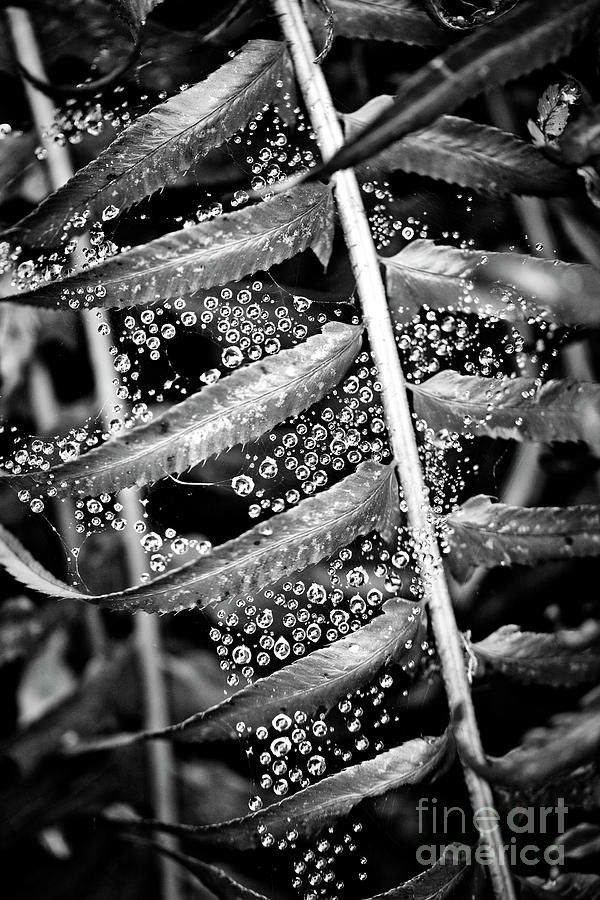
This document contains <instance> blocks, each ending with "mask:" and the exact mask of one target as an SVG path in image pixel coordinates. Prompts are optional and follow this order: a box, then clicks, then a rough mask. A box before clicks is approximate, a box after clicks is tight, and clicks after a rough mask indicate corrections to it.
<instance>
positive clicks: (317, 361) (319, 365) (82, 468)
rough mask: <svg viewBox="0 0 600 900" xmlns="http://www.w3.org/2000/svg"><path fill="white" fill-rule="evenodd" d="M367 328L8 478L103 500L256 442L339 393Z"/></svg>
mask: <svg viewBox="0 0 600 900" xmlns="http://www.w3.org/2000/svg"><path fill="white" fill-rule="evenodd" d="M361 333H362V331H361V329H360V328H358V327H355V326H352V325H342V324H341V323H337V322H336V323H330V324H327V325H325V326H324V328H323V332H322V334H318V335H315V336H314V337H311V338H309V339H308V340H307V341H306V342H305V343H304V344H299V345H298V346H297V347H294V348H292V349H291V350H282V351H281V352H280V353H277V354H276V355H275V356H272V357H267V358H265V359H263V360H261V361H260V362H255V363H251V364H250V365H248V366H244V367H243V368H241V369H238V370H237V371H235V372H233V373H232V374H231V375H228V376H227V377H226V378H224V379H222V380H220V381H218V382H216V383H215V384H212V385H208V386H207V387H205V388H203V389H202V390H201V391H200V392H199V393H197V394H194V395H193V396H191V397H188V398H187V399H186V400H183V401H182V402H181V403H178V404H176V405H175V406H172V407H170V408H169V409H167V410H166V411H165V412H163V413H161V414H160V415H158V416H157V417H156V418H155V419H154V420H153V421H152V422H150V423H148V424H147V425H141V426H138V427H137V428H132V429H130V430H129V431H124V432H122V433H121V434H120V435H118V436H117V437H115V438H112V439H111V440H109V441H106V442H105V443H104V444H102V445H101V446H99V447H96V448H94V449H93V450H90V452H89V453H86V454H84V455H83V456H81V457H79V458H78V459H75V460H72V461H69V462H66V463H63V464H62V465H58V466H55V467H54V468H52V469H49V470H47V471H45V472H43V471H33V472H28V473H24V474H22V475H16V476H12V475H10V474H7V475H6V476H5V477H6V479H7V480H8V481H9V483H10V484H11V485H12V486H13V487H15V488H16V489H18V490H21V489H23V488H26V489H28V490H34V491H37V492H40V491H41V492H44V491H46V490H47V489H48V488H49V487H53V488H55V489H56V491H57V493H58V495H59V496H62V495H65V494H67V495H71V496H72V495H73V494H78V495H80V496H89V495H92V496H96V495H98V494H101V493H102V492H104V491H109V492H111V491H116V490H120V489H121V488H125V487H130V486H131V485H134V484H135V485H137V486H138V487H140V486H142V485H144V484H148V483H150V482H153V481H157V480H158V479H160V478H163V477H164V476H165V475H167V474H171V473H174V472H177V473H180V472H183V471H184V470H185V469H187V468H189V467H190V466H193V465H195V464H196V463H198V462H200V461H201V460H205V459H207V458H208V457H209V456H212V455H213V454H215V453H220V452H222V451H223V450H228V449H229V448H231V447H233V446H235V444H245V443H247V442H248V441H252V440H255V439H256V438H258V437H260V435H261V434H265V432H267V431H269V429H271V428H272V427H273V426H274V425H277V424H279V422H283V421H284V419H287V418H288V417H289V416H295V415H298V413H300V412H302V411H303V410H305V409H308V407H309V406H312V404H313V403H316V402H317V401H318V400H320V399H321V398H322V397H324V396H325V394H327V393H328V392H329V391H330V390H332V389H333V388H334V387H335V386H336V384H338V382H339V381H340V379H341V378H342V377H343V376H344V374H345V372H346V371H347V370H348V367H349V366H350V365H351V364H352V362H353V361H354V359H355V358H356V355H357V354H358V351H359V349H360V341H361Z"/></svg>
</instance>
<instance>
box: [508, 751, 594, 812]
mask: <svg viewBox="0 0 600 900" xmlns="http://www.w3.org/2000/svg"><path fill="white" fill-rule="evenodd" d="M496 793H497V796H498V797H499V800H500V805H501V806H502V807H503V808H504V809H506V810H509V809H512V808H513V807H514V806H538V807H539V806H556V805H557V803H558V798H559V797H562V798H563V802H564V803H565V805H566V806H569V807H572V808H574V809H581V810H585V811H586V812H591V811H596V810H598V809H600V778H599V777H598V771H597V769H596V766H595V764H594V763H588V764H587V765H584V766H579V768H577V769H575V770H574V771H573V772H568V773H566V774H565V775H560V776H558V777H556V778H550V779H549V780H548V781H545V782H544V783H543V784H541V785H539V786H538V787H536V788H532V789H529V788H527V789H526V790H523V789H520V790H515V789H511V788H503V787H498V788H497V792H496Z"/></svg>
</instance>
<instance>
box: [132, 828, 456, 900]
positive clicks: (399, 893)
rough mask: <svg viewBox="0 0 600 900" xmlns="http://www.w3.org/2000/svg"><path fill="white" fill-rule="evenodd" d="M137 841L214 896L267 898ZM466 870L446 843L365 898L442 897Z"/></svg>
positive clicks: (249, 899) (181, 857) (225, 899)
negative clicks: (423, 865) (412, 871)
mask: <svg viewBox="0 0 600 900" xmlns="http://www.w3.org/2000/svg"><path fill="white" fill-rule="evenodd" d="M141 843H142V844H144V845H148V846H151V847H153V848H154V849H155V850H156V851H157V852H158V853H164V854H165V855H167V856H169V857H170V858H171V859H175V860H177V862H179V863H181V865H182V866H184V868H186V869H187V870H188V872H191V873H192V875H194V877H195V878H196V879H197V880H198V882H199V883H200V884H201V885H202V886H203V887H205V888H208V890H209V891H210V892H211V893H212V894H214V895H215V897H217V900H267V898H266V897H264V896H263V895H262V894H257V893H256V892H255V891H253V890H250V888H247V887H245V886H244V885H243V884H240V883H239V882H238V881H235V880H234V879H233V878H231V876H230V875H228V874H227V872H225V871H223V869H219V868H217V866H213V865H209V864H208V863H204V862H202V861H201V860H199V859H196V858H195V857H194V856H185V855H184V854H182V853H174V852H173V851H171V850H169V849H168V848H165V847H164V846H163V845H161V844H157V843H154V842H153V841H146V840H144V839H141ZM468 872H469V867H468V866H467V863H466V862H465V846H464V844H462V845H461V844H450V845H448V847H447V848H446V852H445V854H444V855H443V856H442V857H441V858H440V859H439V860H438V862H436V863H434V865H433V866H431V867H430V868H429V869H427V870H426V871H425V872H421V873H420V874H419V875H415V876H414V878H411V879H410V880H409V881H406V882H405V883H404V884H401V885H398V887H395V888H392V889H391V890H389V891H386V892H385V893H383V894H375V895H374V896H372V897H370V898H369V900H446V898H449V897H450V896H452V894H453V893H454V891H455V889H456V888H458V887H459V886H460V885H461V884H462V883H463V881H464V880H465V878H466V876H467V874H468Z"/></svg>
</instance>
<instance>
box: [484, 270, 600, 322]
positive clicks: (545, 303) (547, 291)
mask: <svg viewBox="0 0 600 900" xmlns="http://www.w3.org/2000/svg"><path fill="white" fill-rule="evenodd" d="M487 256H488V263H487V264H486V265H485V266H484V267H483V268H479V269H478V270H477V272H476V276H477V279H478V281H479V283H480V285H481V286H483V285H484V284H489V283H490V282H491V281H492V282H501V283H508V284H510V285H512V286H513V294H516V295H517V297H518V296H519V294H522V295H525V297H526V301H525V303H522V304H521V306H522V309H523V311H525V312H529V313H530V314H531V315H535V316H537V317H541V318H544V319H547V320H548V321H550V322H555V323H556V324H558V325H587V326H590V327H596V326H597V325H598V323H599V322H600V304H599V303H598V292H599V290H600V273H599V272H598V271H597V270H596V269H594V268H593V267H592V266H588V265H581V264H579V263H565V262H560V261H558V260H552V259H542V258H535V257H530V256H521V255H519V254H516V253H498V254H496V253H488V254H487ZM480 289H481V288H480V286H479V285H478V286H477V290H480ZM528 298H531V300H529V299H528ZM487 299H488V298H486V302H487ZM490 302H492V303H493V302H494V301H493V297H492V298H491V301H490ZM517 304H518V300H517ZM499 310H501V306H499ZM508 314H509V315H510V310H508ZM515 314H517V315H518V312H517V308H516V305H515V308H514V309H513V315H515ZM498 315H500V316H501V317H502V318H508V317H509V316H508V315H505V314H503V313H502V312H501V311H499V312H498ZM521 317H523V316H522V314H521Z"/></svg>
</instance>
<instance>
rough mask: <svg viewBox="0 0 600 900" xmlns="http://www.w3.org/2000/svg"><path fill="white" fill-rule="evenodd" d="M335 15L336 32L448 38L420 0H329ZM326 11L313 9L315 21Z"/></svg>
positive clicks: (404, 39) (426, 41)
mask: <svg viewBox="0 0 600 900" xmlns="http://www.w3.org/2000/svg"><path fill="white" fill-rule="evenodd" d="M327 2H328V5H329V7H330V8H331V10H332V12H333V15H334V34H335V35H340V37H347V38H358V39H360V40H374V41H398V42H401V43H404V44H417V45H419V46H423V47H427V46H432V45H433V46H440V45H444V44H445V43H446V42H447V40H448V38H447V35H446V34H444V32H443V30H442V29H441V28H438V27H437V26H436V25H435V24H434V23H433V22H432V21H431V19H430V18H429V16H428V15H427V14H426V13H425V12H424V10H423V9H422V7H421V6H420V4H419V3H418V2H417V0H327ZM319 18H322V13H318V11H317V10H314V11H311V13H310V19H309V21H311V25H313V24H314V25H315V27H316V26H317V25H318V24H319Z"/></svg>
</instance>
